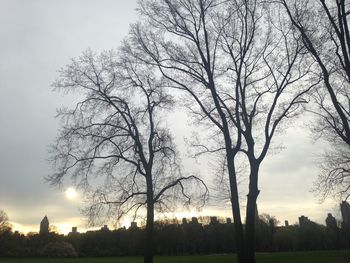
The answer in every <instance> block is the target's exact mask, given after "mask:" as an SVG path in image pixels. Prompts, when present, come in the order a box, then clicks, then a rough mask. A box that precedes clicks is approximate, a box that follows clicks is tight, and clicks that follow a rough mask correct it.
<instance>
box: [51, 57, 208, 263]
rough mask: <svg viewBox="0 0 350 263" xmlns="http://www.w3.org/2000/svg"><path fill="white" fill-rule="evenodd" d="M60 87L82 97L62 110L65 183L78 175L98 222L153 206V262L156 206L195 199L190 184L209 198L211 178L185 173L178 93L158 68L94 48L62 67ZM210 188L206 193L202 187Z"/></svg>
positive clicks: (60, 167)
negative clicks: (176, 113)
mask: <svg viewBox="0 0 350 263" xmlns="http://www.w3.org/2000/svg"><path fill="white" fill-rule="evenodd" d="M54 87H56V88H57V89H59V90H63V91H64V92H75V93H77V94H78V95H79V97H80V98H81V99H80V101H79V102H78V103H77V104H76V106H75V107H73V108H72V109H66V108H63V109H61V110H59V112H58V116H59V117H60V118H61V120H62V126H61V127H62V128H61V130H60V132H59V135H58V137H57V140H56V143H55V145H53V146H52V148H51V150H52V151H51V153H52V162H53V164H54V167H55V173H53V174H52V175H51V176H49V177H48V181H49V182H50V183H51V184H52V185H60V184H61V183H62V182H63V180H64V178H65V177H68V176H70V177H71V178H72V179H73V180H74V181H75V182H76V183H77V184H78V186H79V187H81V188H83V189H84V190H85V191H86V192H85V195H86V198H87V199H88V200H89V201H90V204H91V205H90V206H89V207H87V209H86V210H85V211H86V213H87V214H88V216H89V218H90V222H91V223H96V222H98V221H99V219H101V218H102V216H107V217H109V218H117V219H120V218H121V217H122V216H124V215H125V214H129V213H133V215H134V216H135V217H136V215H137V214H138V212H139V211H140V209H142V208H143V207H146V215H147V216H146V217H147V221H146V231H145V232H146V239H145V250H144V253H145V262H147V263H151V262H152V260H153V232H154V211H155V209H159V210H165V209H167V208H168V207H169V204H170V202H171V201H173V200H174V198H175V200H176V201H178V202H179V201H181V196H183V197H184V199H183V200H184V202H185V203H187V204H189V203H190V202H191V201H192V198H193V197H194V196H193V195H192V194H189V193H187V192H186V189H185V184H184V183H185V182H188V183H190V182H192V183H195V184H197V185H198V187H194V188H193V189H194V190H196V191H192V193H195V194H196V193H197V194H200V197H202V198H203V199H202V201H203V200H205V198H206V196H207V188H206V186H205V185H204V183H203V181H202V180H200V179H199V178H197V177H196V176H194V175H190V176H183V175H182V174H181V171H180V168H179V164H178V163H177V152H176V149H175V145H174V143H173V139H172V136H171V133H170V131H169V130H168V129H167V128H166V124H165V123H164V116H165V114H166V109H169V108H171V106H172V104H173V102H172V97H171V96H170V95H169V94H168V93H166V92H165V91H164V83H163V82H162V81H161V80H160V79H159V78H157V76H156V75H154V74H153V70H152V67H150V66H145V65H144V66H142V65H139V63H134V62H133V61H132V60H130V59H128V58H127V57H126V56H121V57H119V58H117V55H116V54H115V53H114V52H104V53H102V54H101V55H99V56H96V55H94V54H93V53H92V52H91V51H87V52H85V53H84V54H83V55H82V56H81V57H80V58H78V59H76V60H73V61H72V63H71V64H70V65H68V66H66V67H65V68H64V69H62V70H61V71H60V77H59V79H58V80H57V81H56V82H55V83H54ZM201 190H203V191H202V192H200V191H201Z"/></svg>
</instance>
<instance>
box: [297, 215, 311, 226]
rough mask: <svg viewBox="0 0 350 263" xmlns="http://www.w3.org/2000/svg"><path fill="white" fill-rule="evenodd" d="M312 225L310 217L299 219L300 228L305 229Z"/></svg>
mask: <svg viewBox="0 0 350 263" xmlns="http://www.w3.org/2000/svg"><path fill="white" fill-rule="evenodd" d="M310 223H311V221H310V219H309V218H308V217H306V216H301V217H299V226H300V227H305V226H307V225H308V224H310Z"/></svg>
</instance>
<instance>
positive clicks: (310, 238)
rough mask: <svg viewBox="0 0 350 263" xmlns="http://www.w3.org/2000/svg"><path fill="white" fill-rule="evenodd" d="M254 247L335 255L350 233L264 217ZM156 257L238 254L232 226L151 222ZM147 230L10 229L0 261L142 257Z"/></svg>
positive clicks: (1, 236)
mask: <svg viewBox="0 0 350 263" xmlns="http://www.w3.org/2000/svg"><path fill="white" fill-rule="evenodd" d="M255 227H256V237H255V244H254V245H255V247H256V250H257V251H260V252H274V251H302V250H334V249H349V248H350V227H349V226H347V227H346V226H344V225H343V226H342V227H338V226H337V225H334V224H328V225H327V226H324V225H319V224H317V223H314V222H312V221H306V223H303V224H300V225H298V224H295V225H290V226H283V227H281V226H277V220H276V219H275V218H274V217H271V216H269V215H267V214H263V215H261V216H260V217H259V219H257V220H256V222H255ZM154 231H155V238H154V252H155V254H156V255H163V256H167V255H197V254H217V253H236V252H237V251H236V249H235V246H233V245H234V244H235V243H236V242H237V239H236V236H235V231H234V225H233V223H231V221H225V220H224V219H221V218H219V219H217V217H211V218H209V217H201V218H198V219H197V218H192V219H191V220H188V221H187V220H186V221H184V220H183V221H182V222H179V221H178V220H162V221H156V222H155V228H154ZM145 237H146V235H145V227H137V226H133V227H130V228H128V229H126V228H125V227H124V228H120V229H117V230H108V229H106V228H104V229H103V228H102V229H101V230H99V231H88V232H86V233H70V234H68V235H67V236H64V235H59V234H57V233H54V232H49V233H46V234H37V233H29V234H28V235H23V234H20V233H18V232H12V231H11V229H10V228H7V229H3V230H2V231H1V232H0V244H1V246H0V256H2V257H38V256H39V257H76V256H79V257H97V256H98V257H104V256H141V255H143V254H144V249H145V248H144V245H143V244H144V239H145Z"/></svg>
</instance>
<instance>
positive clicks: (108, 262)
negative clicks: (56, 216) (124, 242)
mask: <svg viewBox="0 0 350 263" xmlns="http://www.w3.org/2000/svg"><path fill="white" fill-rule="evenodd" d="M142 262H143V261H142V258H139V257H137V258H136V257H125V258H77V259H38V258H33V259H6V258H0V263H142ZM234 262H236V260H235V256H234V255H210V256H183V257H156V258H155V263H234ZM257 262H258V263H292V262H293V263H350V251H349V250H347V251H322V252H318V251H317V252H295V253H258V254H257Z"/></svg>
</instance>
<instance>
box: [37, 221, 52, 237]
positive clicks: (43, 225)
mask: <svg viewBox="0 0 350 263" xmlns="http://www.w3.org/2000/svg"><path fill="white" fill-rule="evenodd" d="M49 226H50V223H49V219H48V218H47V216H45V217H44V218H43V220H41V222H40V231H39V234H40V235H45V234H48V233H49Z"/></svg>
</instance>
